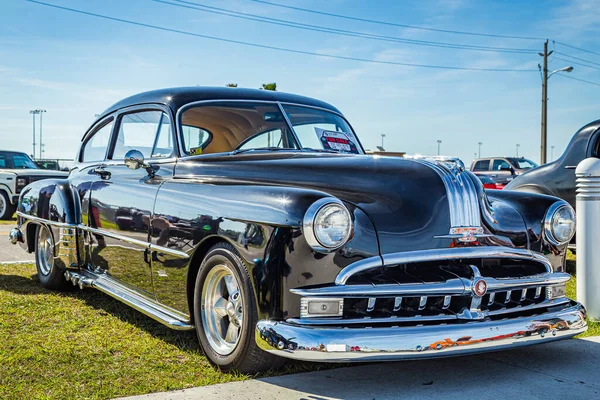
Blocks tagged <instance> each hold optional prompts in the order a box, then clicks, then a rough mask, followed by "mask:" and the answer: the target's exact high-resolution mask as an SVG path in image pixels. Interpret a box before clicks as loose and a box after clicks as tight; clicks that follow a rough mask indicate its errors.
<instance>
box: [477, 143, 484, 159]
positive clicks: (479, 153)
mask: <svg viewBox="0 0 600 400" xmlns="http://www.w3.org/2000/svg"><path fill="white" fill-rule="evenodd" d="M477 144H478V145H479V157H477V158H481V145H482V144H483V142H479V143H477Z"/></svg>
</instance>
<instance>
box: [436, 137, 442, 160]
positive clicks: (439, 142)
mask: <svg viewBox="0 0 600 400" xmlns="http://www.w3.org/2000/svg"><path fill="white" fill-rule="evenodd" d="M437 144H438V154H437V155H438V156H439V155H440V145H441V144H442V141H441V140H439V139H438V141H437Z"/></svg>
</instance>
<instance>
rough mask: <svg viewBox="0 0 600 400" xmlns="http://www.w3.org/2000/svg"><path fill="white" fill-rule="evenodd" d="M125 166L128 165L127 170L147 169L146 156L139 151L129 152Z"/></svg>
mask: <svg viewBox="0 0 600 400" xmlns="http://www.w3.org/2000/svg"><path fill="white" fill-rule="evenodd" d="M125 165H127V168H129V169H139V168H142V167H144V168H145V167H146V165H145V164H144V155H143V154H142V152H141V151H139V150H129V151H128V152H127V153H125Z"/></svg>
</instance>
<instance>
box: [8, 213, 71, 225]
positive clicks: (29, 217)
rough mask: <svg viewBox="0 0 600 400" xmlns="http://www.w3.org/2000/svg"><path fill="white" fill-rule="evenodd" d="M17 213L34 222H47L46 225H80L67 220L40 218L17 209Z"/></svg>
mask: <svg viewBox="0 0 600 400" xmlns="http://www.w3.org/2000/svg"><path fill="white" fill-rule="evenodd" d="M17 215H18V216H19V217H21V218H25V219H28V220H31V221H34V222H39V223H41V224H46V225H52V226H56V227H59V228H77V227H79V225H78V224H68V223H66V222H58V221H50V220H48V219H44V218H40V217H35V216H33V215H29V214H25V213H23V212H21V211H17Z"/></svg>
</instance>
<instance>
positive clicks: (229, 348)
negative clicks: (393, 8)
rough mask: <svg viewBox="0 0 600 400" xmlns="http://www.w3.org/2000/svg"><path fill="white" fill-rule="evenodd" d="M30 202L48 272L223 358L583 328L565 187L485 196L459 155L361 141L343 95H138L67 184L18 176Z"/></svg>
mask: <svg viewBox="0 0 600 400" xmlns="http://www.w3.org/2000/svg"><path fill="white" fill-rule="evenodd" d="M18 216H19V227H18V228H15V229H14V230H13V231H12V233H11V235H10V238H11V241H13V242H14V243H20V244H21V245H22V246H23V247H24V248H25V249H26V250H27V251H29V252H35V253H36V264H37V268H38V274H39V279H40V281H41V283H42V284H43V285H44V286H45V287H48V288H51V289H58V290H60V289H64V288H65V285H66V284H67V281H68V282H69V284H70V283H73V284H75V285H77V286H79V287H80V288H86V287H91V288H95V289H98V290H100V291H102V292H105V293H107V294H109V295H111V296H114V297H116V298H117V299H120V300H121V301H123V302H124V303H126V304H128V305H130V306H132V307H134V308H135V309H137V310H139V311H141V312H143V313H145V314H147V315H148V316H150V317H152V318H154V319H155V320H157V321H159V322H161V323H163V324H165V325H167V326H169V327H171V328H174V329H179V330H188V329H196V332H197V334H198V339H199V342H200V345H201V347H202V349H203V350H204V352H205V353H206V355H207V357H208V359H209V360H211V361H212V362H213V363H214V364H216V365H218V366H219V367H220V368H222V369H226V370H229V369H236V370H238V371H242V372H256V371H259V370H263V369H265V368H269V367H272V366H274V365H276V364H277V363H278V362H280V361H281V360H282V358H280V357H277V356H282V357H289V358H295V359H303V360H314V361H326V362H333V361H370V360H392V359H406V358H408V359H413V358H423V357H424V358H427V357H438V356H447V355H453V354H455V355H459V354H466V353H472V352H481V351H486V350H497V349H504V348H513V347H517V346H523V345H528V344H533V343H542V342H547V341H551V340H556V339H563V338H567V337H571V336H574V335H576V334H578V333H580V332H583V331H585V330H586V329H587V325H586V322H585V318H584V317H585V310H584V309H583V307H582V306H581V305H580V304H578V303H576V302H574V301H572V300H570V299H568V298H566V297H565V284H566V282H567V281H568V280H569V278H570V276H569V275H568V274H567V273H566V272H565V252H566V246H567V243H568V242H569V240H570V239H571V236H572V235H573V232H574V214H573V210H572V208H571V207H570V206H569V205H568V204H567V203H566V202H564V201H562V200H560V199H557V198H554V197H550V196H544V195H538V194H531V193H517V192H509V191H497V192H494V193H492V192H487V193H486V192H485V191H484V189H483V186H482V184H481V182H480V181H479V180H478V179H477V178H476V177H475V176H474V175H473V174H472V173H470V172H468V171H465V170H464V168H463V166H462V165H461V164H460V163H457V162H454V161H452V160H446V161H434V160H433V161H432V160H427V159H410V160H409V159H403V158H398V157H385V156H381V155H375V156H370V155H365V154H364V150H363V147H362V146H361V144H360V141H359V140H358V138H357V137H356V135H355V133H354V131H353V129H352V127H351V126H350V124H349V123H348V122H347V120H346V119H345V117H344V116H343V115H342V114H341V113H340V112H339V111H338V110H337V109H336V108H335V107H333V106H331V105H329V104H327V103H324V102H322V101H318V100H314V99H310V98H306V97H301V96H295V95H290V94H284V93H277V92H270V91H259V90H245V89H228V88H201V87H194V88H179V89H164V90H158V91H153V92H148V93H142V94H139V95H136V96H133V97H130V98H127V99H125V100H123V101H121V102H119V103H117V104H115V105H114V106H112V107H110V108H109V109H108V110H106V111H105V112H104V113H103V114H102V115H101V116H100V117H99V118H98V120H97V121H96V122H95V123H94V124H93V125H92V127H91V128H90V129H89V130H88V131H87V132H86V133H85V134H84V136H83V139H82V143H81V149H80V151H79V154H78V156H77V164H76V165H75V167H74V169H73V170H72V171H71V173H70V175H69V177H68V178H67V179H57V180H44V181H39V182H35V183H33V184H31V185H29V186H27V187H26V188H25V189H24V190H23V192H22V194H21V198H20V203H19V210H18ZM65 278H66V279H65ZM556 321H558V322H560V326H561V329H551V330H550V331H549V332H544V333H543V334H541V333H536V332H537V331H535V332H534V333H533V334H532V335H531V336H529V337H527V338H524V336H523V334H522V333H523V332H528V331H530V327H531V326H554V325H556ZM342 328H343V329H342ZM464 337H469V338H470V339H469V341H467V342H465V343H463V342H461V345H460V346H447V347H443V346H442V347H443V348H440V349H433V348H431V347H430V344H431V343H438V342H439V343H441V342H442V341H444V342H457V341H458V340H459V339H460V338H464Z"/></svg>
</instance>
